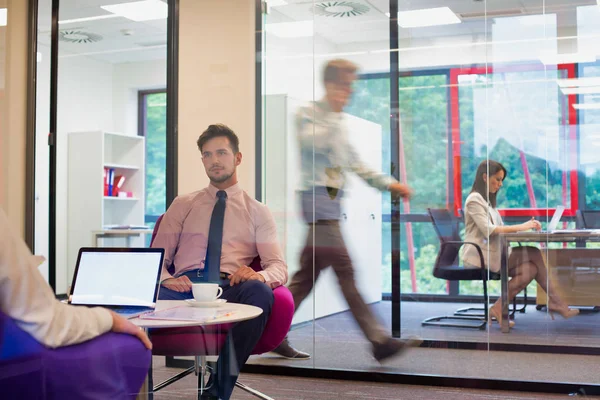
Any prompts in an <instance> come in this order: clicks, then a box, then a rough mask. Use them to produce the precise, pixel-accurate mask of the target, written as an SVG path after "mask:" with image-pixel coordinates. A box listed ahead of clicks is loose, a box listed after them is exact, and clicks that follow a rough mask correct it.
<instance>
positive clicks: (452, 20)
mask: <svg viewBox="0 0 600 400" xmlns="http://www.w3.org/2000/svg"><path fill="white" fill-rule="evenodd" d="M461 22H462V21H461V20H460V18H458V16H457V15H456V14H454V12H452V10H451V9H450V8H449V7H436V8H426V9H422V10H411V11H401V12H399V13H398V25H400V27H402V28H422V27H428V26H438V25H451V24H460V23H461Z"/></svg>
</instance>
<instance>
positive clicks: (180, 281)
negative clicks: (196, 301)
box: [161, 275, 192, 293]
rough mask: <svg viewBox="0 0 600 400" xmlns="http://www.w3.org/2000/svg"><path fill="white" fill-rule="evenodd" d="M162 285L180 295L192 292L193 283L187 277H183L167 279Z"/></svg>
mask: <svg viewBox="0 0 600 400" xmlns="http://www.w3.org/2000/svg"><path fill="white" fill-rule="evenodd" d="M161 285H163V286H164V287H166V288H167V289H169V290H173V291H175V292H179V293H187V292H189V291H191V290H192V281H191V280H190V278H188V277H187V276H186V275H181V276H180V277H179V278H169V279H165V280H164V281H162V283H161Z"/></svg>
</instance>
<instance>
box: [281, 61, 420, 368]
mask: <svg viewBox="0 0 600 400" xmlns="http://www.w3.org/2000/svg"><path fill="white" fill-rule="evenodd" d="M357 69H358V68H357V66H356V65H355V64H354V63H352V62H350V61H347V60H341V59H337V60H332V61H329V62H328V63H327V65H326V67H325V70H324V74H323V83H324V85H325V96H324V97H323V99H321V100H320V101H316V102H313V103H311V104H310V105H308V106H306V107H302V108H301V109H300V110H299V111H298V113H297V115H296V121H295V123H296V133H297V136H298V141H299V147H300V162H301V174H302V185H303V187H302V192H301V200H302V210H303V215H304V218H305V220H306V223H307V224H308V235H307V238H306V244H305V246H304V249H303V251H302V253H301V258H300V270H299V271H298V272H297V273H296V274H295V275H294V277H293V278H292V280H291V283H290V285H289V289H290V291H291V292H292V295H293V297H294V305H295V306H296V310H297V309H298V307H299V306H300V304H301V303H302V301H303V300H304V299H305V298H306V296H308V294H309V293H310V292H311V290H312V289H313V284H314V282H316V280H317V279H318V277H319V274H320V273H321V272H322V271H323V270H325V269H326V268H328V267H330V266H331V267H332V268H333V270H334V272H335V273H336V275H337V278H338V281H339V284H340V287H341V289H342V293H343V295H344V297H345V299H346V301H347V302H348V305H349V306H350V311H351V312H352V315H353V316H354V318H355V319H356V322H357V323H358V325H359V326H360V329H361V330H362V331H363V333H364V334H365V336H366V337H367V339H368V340H369V341H370V342H371V344H372V350H373V356H374V357H375V359H377V360H378V361H383V360H384V359H386V358H388V357H391V356H393V355H396V354H398V353H399V352H400V351H402V350H403V349H404V348H405V347H406V346H407V345H415V344H417V343H416V342H417V341H415V340H411V341H410V342H407V341H402V340H397V339H393V338H391V337H390V336H389V335H388V334H387V333H386V330H385V329H384V328H383V327H382V326H381V325H380V324H379V322H378V321H377V320H376V318H375V317H374V315H373V313H372V312H371V310H370V309H369V307H368V306H367V305H366V304H365V302H364V300H363V298H362V296H361V295H360V293H359V292H358V290H357V288H356V283H355V280H354V268H353V266H352V260H351V259H350V256H349V254H348V250H347V248H346V244H345V243H344V239H343V237H342V233H341V230H340V223H339V220H340V217H341V200H342V197H343V193H344V184H345V181H346V173H348V172H353V173H355V174H357V175H358V176H359V177H361V178H362V179H363V180H364V181H365V182H366V183H367V184H369V185H370V186H372V187H374V188H376V189H379V190H380V191H389V192H391V193H392V195H393V196H394V197H396V198H397V197H409V196H410V195H411V189H410V188H409V187H408V186H406V185H403V184H401V183H399V182H398V181H396V180H395V179H394V178H392V177H391V176H387V175H383V174H380V173H376V172H375V171H371V170H370V169H369V168H367V167H366V166H365V165H364V164H363V163H362V161H361V159H360V157H359V154H358V153H357V152H356V150H355V149H354V148H353V147H352V146H351V144H350V143H349V138H348V132H347V129H346V127H345V126H344V114H343V110H344V107H346V105H347V104H348V103H349V101H350V98H351V96H352V85H353V83H354V81H355V80H356V78H357V76H356V71H357ZM374 264H375V265H374V266H373V267H374V268H378V267H379V264H378V263H374ZM313 266H314V269H313ZM313 274H314V281H313ZM274 353H277V354H279V355H280V356H282V357H286V358H290V359H298V360H300V359H308V358H310V354H308V353H305V352H302V351H299V350H296V349H294V348H293V347H292V346H291V345H290V343H289V341H288V340H287V338H286V339H285V340H284V341H283V342H282V343H281V345H280V346H279V347H278V348H277V349H275V350H274Z"/></svg>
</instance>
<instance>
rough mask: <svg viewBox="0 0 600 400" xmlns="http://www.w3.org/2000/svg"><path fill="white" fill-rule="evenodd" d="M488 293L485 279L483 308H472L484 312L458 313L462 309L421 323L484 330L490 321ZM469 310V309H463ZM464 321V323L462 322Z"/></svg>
mask: <svg viewBox="0 0 600 400" xmlns="http://www.w3.org/2000/svg"><path fill="white" fill-rule="evenodd" d="M487 305H488V293H487V282H486V281H485V280H483V309H481V308H471V310H475V309H478V310H480V311H481V310H483V314H481V315H479V316H477V315H457V313H458V312H459V311H460V310H457V311H456V312H455V314H454V315H449V316H448V315H445V316H441V317H431V318H427V319H425V320H423V322H421V325H423V326H444V327H450V328H469V329H481V330H484V329H485V327H486V326H487V322H488V309H487ZM462 310H467V309H462ZM444 321H456V322H444ZM461 321H462V323H461Z"/></svg>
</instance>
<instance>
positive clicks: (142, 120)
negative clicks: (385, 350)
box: [138, 88, 168, 223]
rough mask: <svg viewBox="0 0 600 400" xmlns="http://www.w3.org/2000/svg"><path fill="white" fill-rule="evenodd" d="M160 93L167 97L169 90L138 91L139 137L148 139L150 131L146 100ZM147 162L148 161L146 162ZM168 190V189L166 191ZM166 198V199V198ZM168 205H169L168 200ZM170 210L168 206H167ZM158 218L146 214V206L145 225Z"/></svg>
mask: <svg viewBox="0 0 600 400" xmlns="http://www.w3.org/2000/svg"><path fill="white" fill-rule="evenodd" d="M159 93H163V94H165V95H167V88H159V89H143V90H138V136H143V137H144V138H145V137H146V132H147V129H148V124H147V123H146V121H147V119H146V115H147V111H148V110H147V108H148V107H146V104H147V102H146V98H147V97H148V96H149V95H152V94H159ZM167 136H168V132H167ZM165 140H167V138H166V137H165ZM147 152H148V147H147V145H146V143H144V157H145V159H146V160H147V159H148V154H147ZM144 162H146V161H144ZM144 175H145V176H144V180H147V172H146V169H144ZM165 190H166V189H165ZM165 196H166V197H168V195H167V193H166V192H165ZM166 197H165V198H166ZM145 201H146V199H144V202H145ZM166 201H167V202H166V204H168V199H166ZM167 208H168V206H167ZM158 217H160V215H151V214H147V213H146V207H145V206H144V223H148V222H151V223H155V222H156V221H157V220H158Z"/></svg>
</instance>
